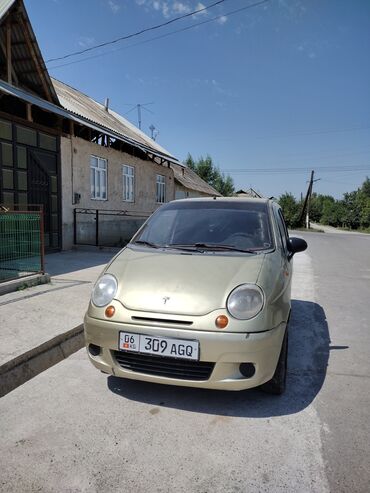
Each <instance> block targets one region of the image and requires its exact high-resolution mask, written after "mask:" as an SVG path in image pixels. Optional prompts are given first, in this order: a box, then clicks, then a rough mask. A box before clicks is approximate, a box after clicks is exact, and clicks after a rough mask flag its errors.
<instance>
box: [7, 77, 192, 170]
mask: <svg viewBox="0 0 370 493" xmlns="http://www.w3.org/2000/svg"><path fill="white" fill-rule="evenodd" d="M0 91H2V92H3V93H5V94H7V95H8V96H13V97H16V98H19V99H21V100H22V101H25V102H26V103H30V104H34V105H35V106H38V107H39V108H41V109H43V110H44V111H48V112H50V113H54V114H55V115H59V116H61V117H62V118H67V119H69V120H72V121H74V122H76V123H79V124H80V125H85V126H86V127H88V128H91V129H93V130H95V131H97V132H100V133H104V134H105V135H108V136H109V137H112V138H114V139H119V140H121V141H123V142H125V143H127V144H129V145H131V146H133V147H136V148H138V149H140V150H141V151H143V152H144V153H145V154H147V155H148V156H149V157H150V158H152V157H157V158H159V159H161V164H162V162H170V163H174V164H177V165H180V166H183V164H182V163H180V162H179V161H178V160H177V159H176V158H174V157H173V156H170V155H167V154H164V153H161V152H159V151H158V150H156V149H153V148H151V147H149V146H146V145H144V144H142V143H141V142H137V141H136V140H134V139H131V138H129V137H126V136H125V135H122V134H120V133H117V132H114V131H112V130H111V129H109V128H107V127H104V126H103V125H98V124H96V123H94V122H92V121H90V120H88V119H85V118H84V117H82V116H77V115H75V114H73V113H72V112H70V111H68V110H66V109H64V108H61V107H60V106H57V105H55V104H53V103H50V102H49V101H45V100H44V99H41V98H38V97H37V96H34V95H33V94H30V93H28V92H26V91H24V90H23V89H20V88H19V87H15V86H13V85H11V84H8V83H7V82H5V81H3V80H0Z"/></svg>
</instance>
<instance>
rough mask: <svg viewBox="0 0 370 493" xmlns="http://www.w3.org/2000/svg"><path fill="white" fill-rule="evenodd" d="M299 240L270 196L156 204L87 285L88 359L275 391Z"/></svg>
mask: <svg viewBox="0 0 370 493" xmlns="http://www.w3.org/2000/svg"><path fill="white" fill-rule="evenodd" d="M306 248H307V244H306V242H305V241H304V240H302V239H299V238H289V236H288V233H287V229H286V226H285V222H284V219H283V216H282V212H281V209H280V207H279V206H278V204H277V203H275V202H274V201H272V200H267V199H237V198H205V199H185V200H176V201H173V202H170V203H168V204H165V205H163V206H162V207H160V208H159V209H158V210H157V211H156V212H155V213H154V214H153V215H152V216H151V217H150V218H149V219H148V221H147V222H146V223H145V224H144V225H143V226H142V228H141V229H140V230H139V231H138V232H137V233H136V235H135V236H134V237H133V239H132V240H131V242H130V243H129V244H128V245H127V246H126V247H125V248H124V249H123V250H122V251H121V252H120V253H119V254H118V255H117V256H116V257H114V259H113V260H112V261H111V262H110V264H108V265H107V267H106V268H105V270H104V272H103V274H102V275H101V277H100V278H99V279H98V281H97V282H96V284H95V287H94V289H93V293H92V297H91V302H90V305H89V308H88V311H87V313H86V316H85V337H86V347H87V351H88V355H89V358H90V360H91V362H92V363H93V365H94V366H95V367H96V368H98V369H99V370H102V371H103V372H105V373H109V374H112V375H115V376H117V377H124V378H130V379H136V380H145V381H148V382H156V383H162V384H171V385H183V386H189V387H203V388H210V389H225V390H243V389H247V388H251V387H256V386H260V385H262V388H263V389H265V390H266V391H269V392H272V393H276V394H280V393H282V392H283V391H284V388H285V378H286V366H287V345H288V320H289V316H290V291H291V278H292V257H293V255H294V253H296V252H299V251H303V250H305V249H306Z"/></svg>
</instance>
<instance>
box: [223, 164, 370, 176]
mask: <svg viewBox="0 0 370 493" xmlns="http://www.w3.org/2000/svg"><path fill="white" fill-rule="evenodd" d="M312 169H314V170H315V171H316V172H319V173H343V172H350V173H357V172H363V171H370V164H367V165H355V166H353V165H348V166H310V167H292V168H281V167H280V168H279V167H277V168H244V169H222V170H221V172H222V173H228V174H233V175H235V174H244V173H248V174H253V175H257V174H295V173H305V174H306V173H308V172H310V171H311V170H312Z"/></svg>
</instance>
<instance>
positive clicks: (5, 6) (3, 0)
mask: <svg viewBox="0 0 370 493" xmlns="http://www.w3.org/2000/svg"><path fill="white" fill-rule="evenodd" d="M15 1H16V0H0V20H1V19H2V18H3V17H4V15H5V14H6V13H7V12H8V10H9V9H10V7H11V6H12V5H13V3H14V2H15Z"/></svg>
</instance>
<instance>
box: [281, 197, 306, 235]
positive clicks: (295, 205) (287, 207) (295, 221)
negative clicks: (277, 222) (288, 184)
mask: <svg viewBox="0 0 370 493" xmlns="http://www.w3.org/2000/svg"><path fill="white" fill-rule="evenodd" d="M279 204H280V206H281V208H282V209H283V214H284V218H285V222H286V224H287V226H288V228H296V227H298V226H300V224H299V216H300V213H301V208H302V206H301V205H300V203H299V202H297V201H296V199H295V198H294V196H293V195H292V194H291V193H288V192H286V193H284V194H283V195H281V196H280V198H279Z"/></svg>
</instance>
